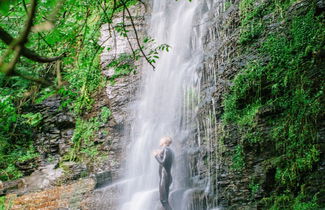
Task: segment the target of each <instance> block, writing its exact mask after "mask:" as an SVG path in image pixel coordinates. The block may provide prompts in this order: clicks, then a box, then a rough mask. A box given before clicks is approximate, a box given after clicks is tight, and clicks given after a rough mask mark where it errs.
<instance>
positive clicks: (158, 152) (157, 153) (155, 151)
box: [152, 150, 161, 156]
mask: <svg viewBox="0 0 325 210" xmlns="http://www.w3.org/2000/svg"><path fill="white" fill-rule="evenodd" d="M160 152H161V151H160V150H154V151H153V152H152V155H153V156H157V155H159V154H160Z"/></svg>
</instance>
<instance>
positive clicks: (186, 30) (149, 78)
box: [120, 0, 211, 210]
mask: <svg viewBox="0 0 325 210" xmlns="http://www.w3.org/2000/svg"><path fill="white" fill-rule="evenodd" d="M210 6H211V5H210V3H209V1H206V0H204V1H203V0H193V1H192V2H189V1H188V0H179V1H175V0H153V2H152V14H151V20H150V23H149V35H150V37H152V38H153V39H154V40H155V41H156V43H157V44H168V45H170V46H171V49H170V51H169V52H162V53H161V54H160V58H159V59H158V60H157V63H156V64H155V66H156V69H155V70H154V71H153V70H152V68H151V67H150V65H145V67H144V68H143V69H142V70H141V74H142V75H141V77H142V83H141V87H140V88H139V89H140V90H139V92H138V100H137V101H136V104H135V105H133V107H134V108H133V110H132V111H133V112H134V115H135V119H134V121H133V122H132V126H131V129H130V134H129V140H128V141H129V150H128V152H127V154H126V155H127V166H126V168H127V174H126V177H125V180H126V182H127V184H125V185H124V186H125V187H124V190H123V193H122V194H123V196H122V198H121V206H120V209H123V210H130V209H132V210H153V209H159V206H160V203H159V196H158V195H159V194H158V183H159V180H158V179H159V175H158V163H157V161H156V160H155V158H154V157H153V155H152V151H153V150H154V149H157V148H158V147H159V140H160V138H161V137H163V136H170V137H172V138H173V144H172V147H171V148H172V149H173V150H174V152H175V156H176V158H175V163H174V165H173V171H172V174H173V183H172V185H171V193H170V202H171V203H172V205H173V206H174V209H202V208H201V207H200V206H198V204H195V205H192V204H191V199H192V198H191V196H195V195H194V194H195V192H196V191H197V189H196V188H194V187H193V186H191V180H190V173H191V169H190V167H189V163H188V160H187V156H188V155H187V151H186V149H185V148H186V147H187V145H188V144H189V143H188V142H189V141H190V140H191V139H192V140H193V139H194V141H197V140H195V138H196V137H195V136H194V130H195V129H196V128H197V125H196V119H195V116H196V112H197V110H198V109H197V106H198V104H199V101H200V96H199V92H200V91H199V87H200V84H199V83H200V68H202V60H203V35H204V33H205V30H206V29H205V24H204V21H205V19H206V18H207V13H208V10H209V7H210Z"/></svg>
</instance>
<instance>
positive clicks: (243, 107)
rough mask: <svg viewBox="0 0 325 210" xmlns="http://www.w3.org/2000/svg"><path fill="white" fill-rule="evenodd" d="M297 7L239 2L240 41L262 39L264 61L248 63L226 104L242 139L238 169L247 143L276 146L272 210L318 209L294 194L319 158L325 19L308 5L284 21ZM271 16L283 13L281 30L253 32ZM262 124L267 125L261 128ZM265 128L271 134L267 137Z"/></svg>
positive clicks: (237, 154)
mask: <svg viewBox="0 0 325 210" xmlns="http://www.w3.org/2000/svg"><path fill="white" fill-rule="evenodd" d="M294 2H295V1H268V2H266V3H264V5H263V4H260V5H258V4H257V3H256V2H255V1H253V0H243V1H241V3H240V11H241V14H240V15H241V17H242V21H241V35H240V38H239V41H240V42H241V43H242V44H246V43H248V41H249V42H255V41H256V40H255V39H256V38H258V36H263V40H264V41H263V42H261V43H259V45H258V46H259V47H258V48H257V49H254V50H255V51H257V52H258V54H259V57H260V58H261V59H256V60H255V61H251V62H250V63H248V64H247V65H246V66H245V67H244V68H243V69H242V71H241V72H240V73H239V74H238V75H237V76H236V77H235V78H234V80H233V86H232V87H231V91H230V93H229V94H228V96H227V97H226V99H225V101H224V103H223V104H224V114H223V120H224V122H225V123H227V124H232V125H236V126H237V127H238V131H239V132H240V134H241V136H242V138H241V141H240V145H238V146H237V147H236V150H235V154H234V157H233V162H234V165H235V166H236V165H243V164H242V163H241V161H244V160H245V158H244V157H241V155H245V151H243V150H245V147H244V145H245V144H247V143H249V144H250V145H253V146H254V145H256V146H257V145H259V144H261V143H265V142H266V141H268V142H270V143H271V144H270V145H273V146H274V149H273V148H269V149H272V150H274V151H275V154H274V157H275V158H274V161H271V162H270V163H271V165H272V166H271V167H274V168H276V175H275V180H276V186H275V187H274V189H277V192H276V194H274V195H273V197H272V200H273V201H274V202H275V203H274V205H273V207H272V208H273V209H281V207H288V208H289V207H290V208H294V209H298V208H302V209H310V208H309V207H312V206H313V205H314V204H313V201H304V202H302V201H301V199H300V197H299V196H295V192H296V190H297V188H298V189H299V186H301V184H302V182H301V180H302V178H303V176H304V175H303V174H306V173H308V172H310V171H312V167H313V166H314V165H315V164H316V163H317V162H318V161H319V155H320V151H319V147H318V146H317V142H318V137H319V133H318V132H319V130H318V127H317V126H318V125H319V123H320V121H321V119H322V117H323V115H324V112H322V110H324V105H323V104H322V101H321V99H322V98H323V97H324V81H323V80H322V79H321V78H324V61H323V60H322V59H321V56H320V54H321V53H320V52H322V51H323V50H324V44H325V38H324V34H325V27H324V23H323V18H324V15H319V16H316V15H315V6H314V4H313V3H310V4H309V6H308V7H309V8H307V9H306V8H305V9H306V10H305V11H306V12H305V13H304V14H302V15H299V16H293V17H290V18H285V17H284V14H285V13H286V11H287V9H288V8H289V7H290V5H292V3H294ZM260 8H266V11H261V9H260ZM268 13H271V14H272V15H273V16H275V15H276V14H277V15H279V14H281V15H279V16H278V21H279V20H283V25H282V27H283V29H281V30H278V31H277V32H276V33H275V32H268V33H263V34H261V33H255V32H254V31H255V29H258V27H259V26H262V25H263V24H264V23H263V21H264V20H263V18H262V17H263V15H265V14H268ZM262 30H263V29H262ZM246 32H247V33H246ZM256 34H258V36H256ZM256 42H257V41H256ZM253 46H255V47H256V46H257V45H253V44H252V45H244V48H245V50H246V51H250V50H252V48H253ZM262 58H263V59H262ZM265 58H267V59H265ZM265 60H267V61H266V62H265ZM261 122H263V123H264V125H263V126H260V125H259V124H260V123H261ZM262 127H269V128H270V130H268V132H267V133H265V131H263V130H262ZM243 148H244V149H243ZM240 154H241V155H240ZM239 163H240V164H239ZM237 168H240V167H237ZM284 192H285V193H284ZM293 200H294V201H295V202H292V201H293ZM288 201H290V202H288ZM300 201H301V202H300ZM269 205H271V204H269Z"/></svg>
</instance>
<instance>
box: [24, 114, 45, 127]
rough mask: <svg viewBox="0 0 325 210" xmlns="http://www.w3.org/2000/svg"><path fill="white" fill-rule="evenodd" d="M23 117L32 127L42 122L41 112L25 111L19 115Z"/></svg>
mask: <svg viewBox="0 0 325 210" xmlns="http://www.w3.org/2000/svg"><path fill="white" fill-rule="evenodd" d="M21 116H22V117H23V118H25V123H27V124H29V125H31V126H32V127H36V126H37V125H39V124H40V123H41V122H42V119H43V118H42V114H41V113H27V114H22V115H21Z"/></svg>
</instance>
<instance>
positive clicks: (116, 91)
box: [99, 4, 147, 178]
mask: <svg viewBox="0 0 325 210" xmlns="http://www.w3.org/2000/svg"><path fill="white" fill-rule="evenodd" d="M129 10H130V12H131V14H132V17H133V22H134V26H135V29H136V31H137V35H138V37H139V39H140V41H141V40H142V39H143V38H144V36H145V33H146V22H145V15H146V14H147V11H146V8H145V7H144V6H143V5H142V4H138V5H136V6H133V7H131V8H130V9H129ZM123 20H124V21H125V26H126V30H127V31H129V33H128V38H129V40H128V39H127V38H126V37H124V36H123V35H121V34H119V33H117V32H114V31H113V30H112V29H111V27H113V26H116V25H117V24H121V22H122V21H123ZM99 43H100V44H101V45H102V46H103V47H104V51H103V53H102V55H101V65H102V68H103V74H104V75H105V76H106V77H107V78H108V79H112V78H115V77H116V74H115V70H114V68H111V67H109V66H108V64H109V63H110V62H111V61H112V60H114V59H117V58H119V57H120V56H123V55H126V54H132V49H134V50H135V49H138V45H137V41H136V36H135V32H134V28H133V26H132V24H131V21H130V18H129V17H128V15H127V14H126V15H125V17H123V14H122V13H120V14H118V15H117V16H116V17H115V18H114V21H113V23H112V24H111V25H108V24H104V25H103V26H102V28H101V38H100V41H99ZM130 44H131V47H130ZM130 64H131V65H135V66H138V69H140V66H141V65H142V60H139V61H137V62H136V63H130ZM139 79H140V74H139V73H138V72H131V73H130V74H128V75H125V76H119V77H116V78H115V79H114V82H109V83H108V84H107V86H106V90H105V96H104V97H107V100H108V103H107V106H108V107H109V109H110V111H111V112H112V117H111V118H112V119H111V120H110V122H109V124H108V125H107V126H108V129H109V135H108V136H107V137H104V138H103V139H104V140H105V142H107V143H109V144H106V147H107V148H110V149H109V150H110V153H111V156H110V157H111V158H113V159H114V160H115V161H114V163H115V165H114V166H113V168H115V169H113V171H112V172H113V173H112V176H113V177H115V178H117V177H120V175H121V174H119V172H120V171H121V170H119V168H120V166H121V163H122V162H123V161H124V156H122V155H121V154H122V150H123V149H124V148H125V144H128V139H123V136H124V134H125V132H126V130H127V129H129V127H130V122H131V121H132V117H133V116H130V115H129V113H131V112H130V111H129V110H130V109H131V108H132V107H131V106H132V102H133V101H134V100H135V95H136V92H137V87H138V86H139Z"/></svg>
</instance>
